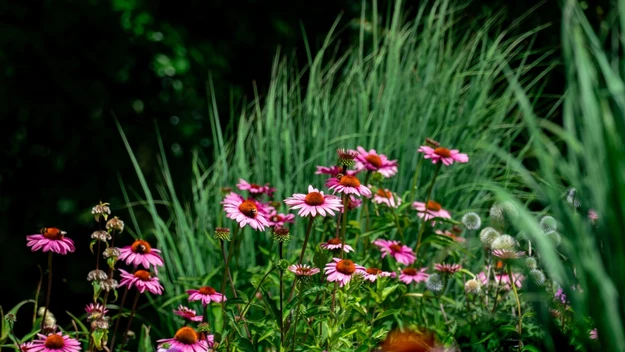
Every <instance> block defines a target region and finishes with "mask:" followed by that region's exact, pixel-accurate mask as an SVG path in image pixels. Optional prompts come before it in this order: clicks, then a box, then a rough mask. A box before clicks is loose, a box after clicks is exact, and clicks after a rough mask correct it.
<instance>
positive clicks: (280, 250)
mask: <svg viewBox="0 0 625 352" xmlns="http://www.w3.org/2000/svg"><path fill="white" fill-rule="evenodd" d="M278 256H279V257H280V261H282V242H279V243H278ZM283 274H284V271H283V270H280V314H279V316H278V319H280V346H283V345H284V306H283V302H282V301H283V292H284V284H283V280H282V275H283Z"/></svg>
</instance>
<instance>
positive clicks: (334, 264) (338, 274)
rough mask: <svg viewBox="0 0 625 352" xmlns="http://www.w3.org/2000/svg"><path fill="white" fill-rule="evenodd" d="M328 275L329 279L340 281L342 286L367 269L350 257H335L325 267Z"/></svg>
mask: <svg viewBox="0 0 625 352" xmlns="http://www.w3.org/2000/svg"><path fill="white" fill-rule="evenodd" d="M323 271H325V273H326V275H328V281H330V282H335V281H336V282H338V283H339V286H340V287H343V286H345V284H347V283H348V282H350V281H351V279H352V277H353V276H354V275H355V274H360V273H362V272H363V271H366V269H365V267H364V266H361V265H358V264H355V263H354V262H353V261H351V260H349V259H340V258H334V259H332V261H331V262H330V263H328V264H326V267H325V268H324V269H323Z"/></svg>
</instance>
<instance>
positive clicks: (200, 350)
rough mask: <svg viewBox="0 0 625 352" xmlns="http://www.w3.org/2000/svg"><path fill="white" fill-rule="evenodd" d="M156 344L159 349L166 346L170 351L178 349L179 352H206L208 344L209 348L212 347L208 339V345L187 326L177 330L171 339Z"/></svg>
mask: <svg viewBox="0 0 625 352" xmlns="http://www.w3.org/2000/svg"><path fill="white" fill-rule="evenodd" d="M211 336H212V335H209V338H210V337H211ZM156 342H158V343H159V345H158V347H159V348H161V346H163V345H165V344H168V345H169V350H170V351H171V349H178V350H179V351H180V352H206V351H208V348H209V343H210V345H211V346H210V347H212V343H213V341H211V340H210V339H209V343H208V342H206V340H205V339H200V335H199V334H198V333H197V332H196V331H195V330H193V328H191V327H188V326H185V327H182V328H180V329H178V331H176V334H175V335H174V337H173V338H171V339H161V340H157V341H156Z"/></svg>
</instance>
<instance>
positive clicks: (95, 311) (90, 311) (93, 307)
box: [85, 303, 109, 320]
mask: <svg viewBox="0 0 625 352" xmlns="http://www.w3.org/2000/svg"><path fill="white" fill-rule="evenodd" d="M85 311H86V312H87V320H93V319H97V318H100V317H102V316H104V315H106V313H108V311H109V310H108V309H106V307H105V306H104V305H102V304H100V303H96V304H93V303H90V304H88V305H87V306H86V307H85Z"/></svg>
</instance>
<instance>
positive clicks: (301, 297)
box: [291, 279, 304, 352]
mask: <svg viewBox="0 0 625 352" xmlns="http://www.w3.org/2000/svg"><path fill="white" fill-rule="evenodd" d="M296 281H297V279H296ZM303 298H304V294H303V292H302V289H301V287H300V293H299V300H298V301H297V306H296V307H297V308H295V309H296V313H295V321H294V322H293V343H292V344H291V352H295V339H296V337H297V323H298V322H299V313H300V308H301V306H302V299H303Z"/></svg>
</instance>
